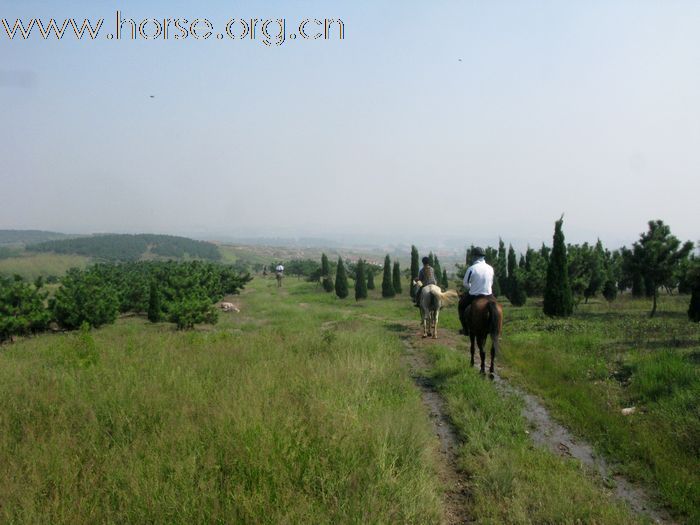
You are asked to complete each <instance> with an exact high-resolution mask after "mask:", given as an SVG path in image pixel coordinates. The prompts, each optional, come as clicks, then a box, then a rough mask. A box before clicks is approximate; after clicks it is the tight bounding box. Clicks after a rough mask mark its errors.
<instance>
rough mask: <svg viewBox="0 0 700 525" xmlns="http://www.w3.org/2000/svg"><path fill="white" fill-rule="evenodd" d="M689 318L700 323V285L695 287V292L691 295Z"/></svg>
mask: <svg viewBox="0 0 700 525" xmlns="http://www.w3.org/2000/svg"><path fill="white" fill-rule="evenodd" d="M688 319H690V320H691V321H693V322H696V323H700V286H696V287H695V288H693V293H692V294H691V295H690V305H689V306H688Z"/></svg>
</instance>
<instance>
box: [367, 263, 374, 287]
mask: <svg viewBox="0 0 700 525" xmlns="http://www.w3.org/2000/svg"><path fill="white" fill-rule="evenodd" d="M367 289H368V290H374V269H372V267H371V266H369V265H368V266H367Z"/></svg>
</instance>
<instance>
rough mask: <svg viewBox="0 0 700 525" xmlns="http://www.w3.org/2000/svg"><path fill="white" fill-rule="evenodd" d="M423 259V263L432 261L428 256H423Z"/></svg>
mask: <svg viewBox="0 0 700 525" xmlns="http://www.w3.org/2000/svg"><path fill="white" fill-rule="evenodd" d="M421 260H422V261H423V264H428V263H429V262H430V259H428V258H427V257H423V259H421Z"/></svg>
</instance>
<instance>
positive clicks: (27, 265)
mask: <svg viewBox="0 0 700 525" xmlns="http://www.w3.org/2000/svg"><path fill="white" fill-rule="evenodd" d="M89 261H90V259H89V258H88V257H83V256H81V255H61V254H56V253H29V252H21V254H20V255H19V256H17V257H8V258H7V259H0V274H2V275H10V276H11V275H15V274H17V275H21V276H22V277H24V278H25V279H28V280H34V279H36V278H37V277H39V276H40V275H42V276H44V277H46V276H49V275H55V276H57V277H60V276H62V275H63V274H65V273H66V272H67V271H68V270H69V269H70V268H74V267H77V268H84V267H85V266H87V264H88V263H89Z"/></svg>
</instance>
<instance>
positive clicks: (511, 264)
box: [506, 244, 518, 299]
mask: <svg viewBox="0 0 700 525" xmlns="http://www.w3.org/2000/svg"><path fill="white" fill-rule="evenodd" d="M517 267H518V259H517V258H516V256H515V250H514V249H513V245H512V244H509V245H508V281H507V282H508V285H507V286H506V297H507V298H508V299H510V296H511V294H512V291H511V288H512V287H513V282H514V281H515V269H516V268H517Z"/></svg>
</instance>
